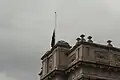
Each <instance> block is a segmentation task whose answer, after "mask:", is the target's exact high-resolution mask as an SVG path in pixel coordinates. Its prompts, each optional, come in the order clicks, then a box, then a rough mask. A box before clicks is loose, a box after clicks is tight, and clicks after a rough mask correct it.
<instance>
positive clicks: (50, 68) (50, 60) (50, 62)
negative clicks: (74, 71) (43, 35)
mask: <svg viewBox="0 0 120 80" xmlns="http://www.w3.org/2000/svg"><path fill="white" fill-rule="evenodd" d="M52 65H53V61H52V57H50V58H49V64H48V68H49V70H52V67H53V66H52Z"/></svg>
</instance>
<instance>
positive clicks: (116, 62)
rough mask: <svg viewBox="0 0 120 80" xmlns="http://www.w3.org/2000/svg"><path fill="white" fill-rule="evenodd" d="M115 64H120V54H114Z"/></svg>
mask: <svg viewBox="0 0 120 80" xmlns="http://www.w3.org/2000/svg"><path fill="white" fill-rule="evenodd" d="M114 60H115V64H116V65H117V66H120V55H117V54H114Z"/></svg>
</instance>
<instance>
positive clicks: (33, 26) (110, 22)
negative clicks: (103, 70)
mask: <svg viewBox="0 0 120 80" xmlns="http://www.w3.org/2000/svg"><path fill="white" fill-rule="evenodd" d="M119 4H120V0H0V80H39V76H38V75H37V74H38V73H39V71H40V65H41V64H40V57H41V55H43V54H44V52H45V51H46V50H48V49H50V42H51V36H52V31H53V29H54V12H55V11H56V12H57V29H56V39H57V40H66V41H68V42H69V44H70V45H72V46H73V45H74V44H75V42H76V38H77V37H79V36H80V35H81V34H85V35H86V36H89V35H91V36H92V37H93V40H94V42H97V43H102V44H105V45H106V41H107V40H108V39H111V40H112V41H113V45H114V46H117V47H120V42H119V41H120V36H119V34H120V5H119Z"/></svg>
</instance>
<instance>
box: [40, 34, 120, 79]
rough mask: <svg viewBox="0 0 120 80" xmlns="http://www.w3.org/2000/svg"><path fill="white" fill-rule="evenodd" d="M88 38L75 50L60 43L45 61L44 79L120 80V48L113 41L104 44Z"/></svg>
mask: <svg viewBox="0 0 120 80" xmlns="http://www.w3.org/2000/svg"><path fill="white" fill-rule="evenodd" d="M84 37H85V36H84V35H81V36H80V38H77V39H76V40H77V42H76V44H75V45H74V46H73V47H71V46H70V45H69V44H68V43H67V42H65V41H58V42H57V43H56V44H55V45H54V46H53V47H52V48H51V50H49V51H47V52H46V53H45V54H44V55H43V56H42V58H41V60H42V68H41V72H40V74H39V75H40V80H120V49H119V48H116V47H113V46H112V44H111V41H110V40H108V41H107V43H108V44H106V45H101V44H97V43H94V42H93V41H92V40H91V38H92V37H91V36H89V37H88V40H87V41H86V40H85V39H84Z"/></svg>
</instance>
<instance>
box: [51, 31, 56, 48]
mask: <svg viewBox="0 0 120 80" xmlns="http://www.w3.org/2000/svg"><path fill="white" fill-rule="evenodd" d="M54 45H55V29H54V31H53V35H52V41H51V47H53V46H54Z"/></svg>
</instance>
